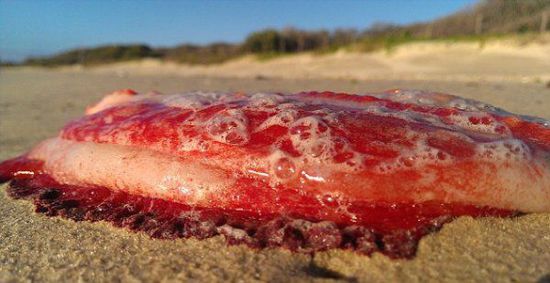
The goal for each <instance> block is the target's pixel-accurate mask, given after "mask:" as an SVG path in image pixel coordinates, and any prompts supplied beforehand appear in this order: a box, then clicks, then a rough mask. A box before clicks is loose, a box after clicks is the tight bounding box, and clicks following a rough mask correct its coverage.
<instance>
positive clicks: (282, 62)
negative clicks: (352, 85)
mask: <svg viewBox="0 0 550 283" xmlns="http://www.w3.org/2000/svg"><path fill="white" fill-rule="evenodd" d="M76 69H79V67H68V68H65V70H69V71H74V70H76ZM91 70H92V71H94V72H97V73H115V74H118V75H125V74H130V73H132V74H136V73H138V74H172V75H184V76H199V75H200V76H216V77H238V78H253V77H260V76H262V77H273V78H292V79H296V78H302V79H303V78H332V79H358V80H365V79H408V80H446V81H503V80H506V81H522V82H537V81H544V82H546V81H550V36H548V38H547V37H541V38H540V39H539V40H538V41H531V42H529V43H525V44H522V43H521V42H518V41H517V40H492V41H488V42H486V43H483V44H482V43H479V42H458V43H452V42H417V43H409V44H405V45H400V46H398V47H396V48H394V49H391V50H382V51H377V52H373V53H359V52H348V51H338V52H336V53H330V54H325V55H318V54H311V53H306V54H299V55H287V56H281V57H278V58H274V59H270V60H258V59H257V58H255V57H253V56H246V57H243V58H240V59H237V60H233V61H229V62H227V63H224V64H219V65H208V66H204V65H193V66H191V65H178V64H174V63H165V62H161V61H158V60H152V59H151V60H142V61H137V62H125V63H117V64H111V65H105V66H100V67H94V68H91Z"/></svg>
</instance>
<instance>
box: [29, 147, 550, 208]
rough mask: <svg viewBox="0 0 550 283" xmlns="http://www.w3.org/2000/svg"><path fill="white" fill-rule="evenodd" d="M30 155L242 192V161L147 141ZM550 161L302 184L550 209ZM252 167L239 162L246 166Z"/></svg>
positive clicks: (184, 193) (77, 181)
mask: <svg viewBox="0 0 550 283" xmlns="http://www.w3.org/2000/svg"><path fill="white" fill-rule="evenodd" d="M29 157H30V158H34V159H40V160H44V161H45V164H44V169H45V171H46V172H47V173H48V174H50V175H51V176H52V177H53V178H55V179H56V180H57V181H58V182H60V183H64V184H72V185H82V186H90V185H93V186H102V187H107V188H110V189H113V190H123V191H127V192H130V193H134V194H139V195H143V196H150V197H158V198H163V199H170V200H175V201H179V202H184V203H188V204H202V205H209V203H210V204H212V203H213V202H214V203H216V205H219V206H223V205H224V203H223V201H224V200H223V199H224V197H225V196H228V195H232V194H238V193H239V189H238V188H235V186H234V183H235V180H236V177H235V176H236V175H234V174H231V173H228V172H232V171H234V170H235V168H233V169H230V170H227V171H224V170H221V169H220V167H218V166H220V163H219V162H214V161H213V160H210V161H209V160H207V159H204V160H201V159H200V158H197V157H196V156H195V157H193V158H191V157H187V158H186V157H182V156H175V155H171V154H166V153H160V152H156V151H152V150H149V149H146V148H139V147H131V146H122V145H112V144H97V143H90V142H74V141H68V140H64V139H60V138H53V139H49V140H46V141H44V142H42V143H41V144H39V145H38V146H37V147H35V148H34V149H33V150H32V151H31V152H30V153H29ZM480 162H481V161H480ZM544 162H545V161H544V160H542V159H541V158H539V159H536V160H535V159H533V160H517V161H514V162H509V161H507V162H498V163H495V166H494V167H488V166H483V165H480V166H475V167H474V168H473V169H472V171H466V170H454V171H453V170H452V167H449V171H443V173H442V172H441V171H437V170H435V169H434V168H431V169H430V167H429V166H427V167H422V168H418V169H415V170H418V171H420V174H421V176H422V178H421V179H419V180H417V181H416V182H411V183H410V184H403V183H402V182H401V183H396V182H392V181H391V179H392V177H391V176H390V177H387V179H390V181H387V183H384V185H383V186H382V187H381V186H380V183H373V180H371V179H369V177H367V175H365V176H362V175H354V176H352V175H348V174H345V175H344V176H342V175H341V176H339V177H338V178H335V179H332V178H330V177H327V181H326V182H321V183H318V185H317V186H315V187H311V186H308V187H307V188H306V187H304V188H302V189H304V190H317V192H319V196H329V197H332V198H338V199H342V198H346V199H348V200H353V199H359V200H362V201H365V200H371V201H386V202H392V201H404V200H405V201H407V200H408V201H414V202H422V201H433V200H435V201H441V202H446V203H453V202H455V203H465V204H476V205H486V206H491V207H496V208H504V209H515V210H520V211H524V212H542V211H550V172H549V169H548V166H547V165H545V164H544ZM245 167H246V166H245ZM245 167H244V168H240V169H241V170H243V171H246V168H245ZM495 168H496V170H494V169H495ZM537 171H538V173H536V172H537ZM304 172H305V171H304ZM368 176H372V175H368ZM266 178H269V176H266ZM472 178H479V179H476V180H471V179H472ZM457 180H459V181H457ZM460 180H462V181H460ZM334 182H338V183H334ZM296 183H298V182H296ZM386 184H387V185H386ZM297 186H298V187H299V186H300V185H297Z"/></svg>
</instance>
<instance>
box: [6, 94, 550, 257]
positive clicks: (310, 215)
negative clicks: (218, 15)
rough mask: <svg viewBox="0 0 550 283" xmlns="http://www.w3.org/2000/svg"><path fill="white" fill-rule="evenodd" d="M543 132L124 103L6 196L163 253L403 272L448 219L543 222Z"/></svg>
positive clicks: (393, 108)
mask: <svg viewBox="0 0 550 283" xmlns="http://www.w3.org/2000/svg"><path fill="white" fill-rule="evenodd" d="M90 109H91V110H90ZM547 125H548V123H547V121H543V120H542V119H538V118H531V117H524V116H517V115H514V114H511V113H508V112H505V111H503V110H500V109H497V108H494V107H492V106H488V105H485V104H482V103H480V102H476V101H471V100H466V99H462V98H458V97H455V96H451V95H446V94H439V93H427V92H416V91H402V90H393V91H388V92H385V93H379V94H372V95H361V96H360V95H349V94H345V93H332V92H321V93H319V92H308V93H300V94H293V95H281V94H268V93H261V94H255V95H246V94H243V93H230V94H220V93H202V92H194V93H189V94H181V95H171V96H165V95H160V94H158V93H150V94H137V93H134V92H131V91H122V92H115V93H114V94H112V95H109V96H107V97H106V98H105V99H104V100H102V101H101V102H100V103H98V105H95V106H92V107H91V108H89V109H88V115H86V116H84V117H81V118H79V119H76V120H74V121H72V122H70V123H68V124H67V125H66V126H65V127H64V128H63V129H62V131H61V133H60V135H59V136H58V137H55V138H52V139H48V140H45V141H43V142H42V143H40V144H39V145H37V146H36V147H34V148H33V149H32V150H30V151H29V152H28V153H26V154H24V155H22V156H21V157H18V158H15V159H11V160H7V161H4V162H2V163H0V181H2V182H5V181H10V180H11V185H10V194H11V195H12V196H14V197H18V198H29V199H32V200H33V201H34V202H35V204H36V206H37V211H39V212H43V213H46V214H49V215H61V216H65V217H69V218H71V219H75V220H105V221H110V222H113V223H114V224H115V225H118V226H124V227H128V228H130V229H134V230H140V231H145V232H147V233H149V234H150V235H152V236H154V237H159V238H173V237H190V236H195V237H199V238H204V237H210V236H213V235H224V236H225V237H226V238H227V239H228V241H229V242H231V243H246V244H248V245H250V246H253V247H275V246H283V247H287V248H290V249H293V250H298V251H305V252H311V251H317V250H324V249H330V248H336V247H339V248H350V249H354V250H357V251H360V252H363V253H366V254H370V253H372V252H375V251H381V252H383V253H385V254H387V255H389V256H391V257H410V256H412V255H413V254H414V251H415V249H416V243H417V241H418V240H419V239H420V237H421V236H423V235H425V234H426V233H429V232H431V231H434V230H437V229H438V228H439V227H440V226H441V225H442V224H443V223H445V222H447V221H449V220H451V219H453V218H454V217H457V216H461V215H471V216H476V217H478V216H510V215H515V214H516V213H517V212H542V211H550V162H549V161H548V160H550V129H549V128H548V126H547Z"/></svg>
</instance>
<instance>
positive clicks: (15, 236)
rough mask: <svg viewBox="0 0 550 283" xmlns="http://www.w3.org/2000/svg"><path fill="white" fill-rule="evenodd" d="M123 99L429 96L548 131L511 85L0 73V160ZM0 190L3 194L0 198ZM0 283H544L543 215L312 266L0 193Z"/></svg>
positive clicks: (314, 259)
mask: <svg viewBox="0 0 550 283" xmlns="http://www.w3.org/2000/svg"><path fill="white" fill-rule="evenodd" d="M120 88H133V89H136V90H139V91H149V90H158V91H161V92H164V93H174V92H182V91H188V90H198V89H200V90H219V91H248V92H253V91H280V92H293V91H300V90H335V91H349V92H356V93H362V92H367V91H379V90H384V89H389V88H409V89H429V90H434V91H442V92H447V93H452V94H457V95H461V96H465V97H469V98H474V99H478V100H481V101H484V102H488V103H491V104H494V105H496V106H499V107H502V108H504V109H506V110H509V111H512V112H517V113H521V114H527V115H534V116H540V117H544V118H547V119H550V111H549V109H550V89H549V88H547V87H546V85H545V84H544V83H541V82H529V83H521V82H519V81H516V80H496V81H490V82H480V81H477V80H476V81H470V80H439V81H435V80H420V79H414V80H355V79H353V80H335V79H322V80H321V79H317V80H315V79H301V80H290V79H273V78H265V77H260V78H259V79H253V78H238V79H237V78H227V77H226V78H214V77H193V76H180V75H175V74H162V75H160V74H158V75H155V74H141V75H131V73H124V74H120V73H118V75H117V73H116V72H98V71H94V70H81V71H69V70H65V71H45V70H38V69H2V70H0V160H2V159H5V158H8V157H12V156H15V155H17V154H19V153H21V152H23V151H24V150H26V149H28V148H29V147H30V146H32V145H33V144H35V143H36V142H38V141H40V140H42V139H44V138H47V137H50V136H53V135H55V134H56V133H57V131H58V129H59V128H60V127H61V126H62V125H63V124H65V123H66V122H67V121H68V120H70V119H71V118H74V117H77V116H80V115H81V114H82V112H83V110H84V107H85V106H86V105H87V104H89V103H91V102H93V101H97V100H98V99H99V98H100V97H101V96H102V95H103V94H104V93H106V92H109V91H112V90H115V89H120ZM2 188H3V187H2ZM0 191H1V192H0V282H11V281H13V282H26V281H38V282H59V281H85V282H87V281H93V282H121V281H122V282H140V281H147V282H175V281H209V282H215V281H224V282H225V281H233V282H234V281H243V282H250V281H279V282H288V281H290V280H292V281H324V280H328V281H331V280H336V281H349V282H388V281H403V282H405V281H406V282H425V281H454V282H459V281H460V282H464V281H477V282H536V281H541V282H547V281H549V280H550V214H548V213H545V214H532V215H527V216H522V217H517V218H514V219H494V218H487V219H472V218H469V217H463V218H459V219H458V220H456V221H454V222H452V223H450V224H447V225H445V226H444V228H443V229H442V230H441V231H440V232H438V233H435V234H433V235H430V236H428V237H426V238H424V239H423V240H422V241H421V242H420V246H419V250H418V254H417V256H416V258H415V259H413V260H397V261H395V260H389V259H388V258H387V257H385V256H382V255H380V254H375V255H374V256H373V257H366V256H361V255H357V254H354V253H351V252H346V251H329V252H322V253H318V254H316V255H314V256H310V255H304V254H294V253H291V252H288V251H286V250H281V249H274V250H263V251H256V250H251V249H249V248H247V247H243V246H230V247H228V246H226V245H225V243H224V241H223V240H222V238H220V237H215V238H212V239H208V240H204V241H198V240H194V239H187V240H175V241H166V240H154V239H150V238H149V237H148V236H146V235H144V234H136V233H132V232H128V231H126V230H124V229H119V228H115V227H112V226H110V225H109V224H106V223H87V222H79V223H75V222H73V221H68V220H64V219H61V218H49V217H44V216H42V215H38V214H35V213H34V212H33V208H32V205H31V204H30V203H28V202H26V201H14V200H11V199H9V198H7V197H6V196H5V194H4V190H3V189H0Z"/></svg>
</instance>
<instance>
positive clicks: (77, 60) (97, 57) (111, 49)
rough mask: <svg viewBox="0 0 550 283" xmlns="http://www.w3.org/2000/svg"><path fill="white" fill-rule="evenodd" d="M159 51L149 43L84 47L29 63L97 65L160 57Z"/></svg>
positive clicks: (29, 63)
mask: <svg viewBox="0 0 550 283" xmlns="http://www.w3.org/2000/svg"><path fill="white" fill-rule="evenodd" d="M158 55H159V54H158V53H157V52H156V51H154V50H153V49H151V48H150V47H149V46H147V45H109V46H101V47H97V48H82V49H74V50H71V51H67V52H63V53H60V54H58V55H54V56H52V57H46V58H30V59H27V60H26V61H25V64H27V65H40V66H59V65H73V64H82V65H96V64H104V63H112V62H118V61H128V60H136V59H141V58H145V57H158Z"/></svg>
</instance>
